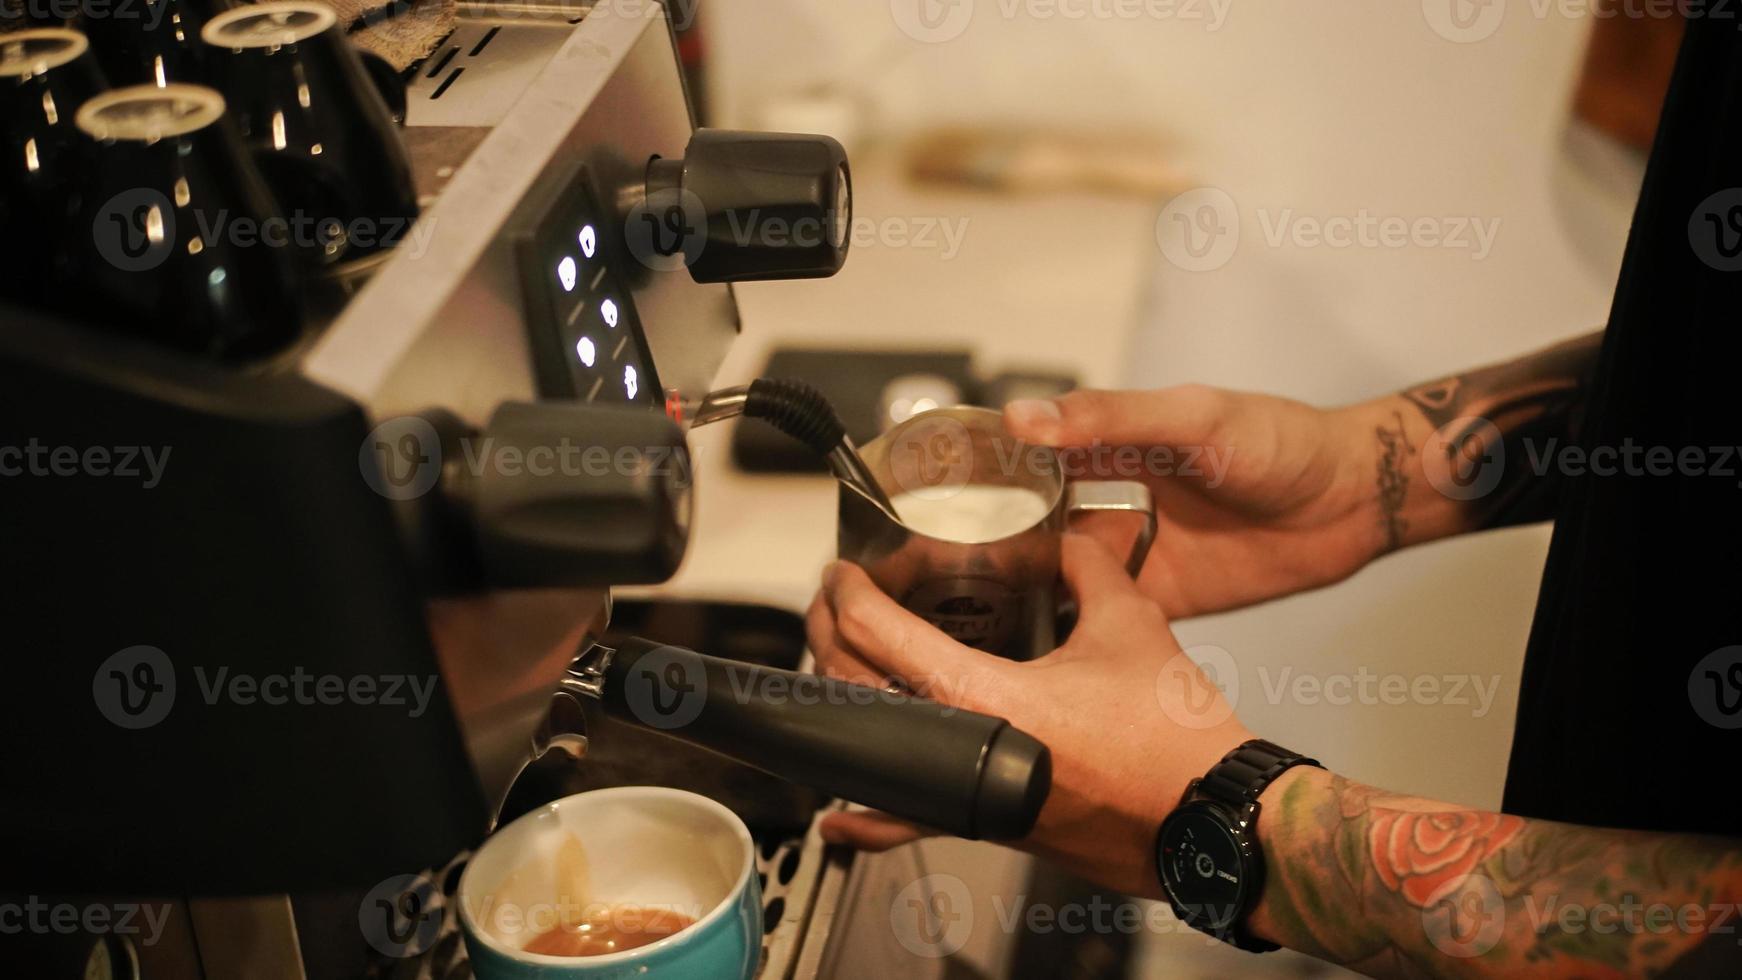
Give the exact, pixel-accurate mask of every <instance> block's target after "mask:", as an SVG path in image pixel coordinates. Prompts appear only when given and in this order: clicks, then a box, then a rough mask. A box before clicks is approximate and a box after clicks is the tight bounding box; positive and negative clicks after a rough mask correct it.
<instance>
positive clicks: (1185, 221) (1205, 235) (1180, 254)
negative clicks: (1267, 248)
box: [1155, 187, 1240, 272]
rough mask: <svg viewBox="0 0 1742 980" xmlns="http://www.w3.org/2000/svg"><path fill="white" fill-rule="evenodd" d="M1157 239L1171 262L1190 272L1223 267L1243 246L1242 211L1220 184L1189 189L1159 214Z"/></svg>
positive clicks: (1156, 229)
mask: <svg viewBox="0 0 1742 980" xmlns="http://www.w3.org/2000/svg"><path fill="white" fill-rule="evenodd" d="M1155 242H1156V244H1157V245H1159V246H1160V247H1161V254H1162V255H1164V256H1166V257H1167V260H1168V261H1169V262H1172V263H1173V264H1174V265H1176V266H1178V267H1180V268H1181V269H1184V270H1186V271H1187V272H1209V271H1211V270H1213V269H1220V268H1221V267H1222V266H1224V265H1227V264H1228V260H1229V259H1232V258H1233V257H1234V252H1235V250H1236V249H1238V248H1239V247H1240V211H1239V209H1238V208H1237V207H1236V206H1235V204H1234V198H1233V197H1232V196H1231V195H1230V194H1229V193H1228V192H1227V191H1225V190H1222V189H1221V188H1219V187H1198V188H1195V189H1193V190H1189V191H1185V192H1184V193H1181V194H1179V195H1176V196H1175V197H1174V198H1173V199H1172V200H1170V201H1168V202H1167V204H1166V205H1165V206H1163V207H1162V209H1161V214H1160V215H1158V216H1157V217H1156V219H1155Z"/></svg>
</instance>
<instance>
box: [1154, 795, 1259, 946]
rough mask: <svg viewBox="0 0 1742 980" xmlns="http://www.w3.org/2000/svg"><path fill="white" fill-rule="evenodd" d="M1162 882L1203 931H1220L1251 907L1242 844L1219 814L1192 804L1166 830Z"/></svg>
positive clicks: (1163, 830) (1163, 833)
mask: <svg viewBox="0 0 1742 980" xmlns="http://www.w3.org/2000/svg"><path fill="white" fill-rule="evenodd" d="M1158 846H1159V847H1160V848H1161V855H1160V862H1159V863H1160V865H1161V883H1162V886H1163V887H1164V888H1166V889H1167V893H1168V895H1169V896H1171V897H1172V898H1173V901H1174V903H1175V904H1176V905H1177V906H1178V907H1179V910H1180V911H1181V912H1182V914H1183V915H1184V916H1185V918H1186V921H1187V922H1188V923H1190V924H1191V925H1193V926H1196V927H1197V928H1199V929H1204V930H1207V931H1210V932H1217V931H1220V930H1221V929H1222V928H1224V927H1226V926H1227V925H1228V924H1229V923H1230V922H1232V921H1234V919H1235V918H1236V917H1238V916H1239V915H1240V913H1241V911H1242V910H1243V909H1244V908H1245V906H1246V893H1247V888H1246V880H1245V874H1246V871H1245V866H1244V862H1243V861H1242V860H1241V850H1242V849H1241V846H1240V842H1239V840H1238V839H1237V838H1235V836H1234V832H1233V830H1232V829H1231V828H1230V827H1229V824H1228V819H1227V818H1226V817H1224V816H1222V815H1221V814H1220V813H1219V812H1218V811H1217V810H1215V809H1213V808H1211V807H1209V806H1206V805H1203V804H1199V803H1188V804H1186V805H1185V806H1183V807H1181V808H1180V809H1179V810H1177V811H1175V812H1174V814H1173V815H1172V816H1171V817H1169V818H1168V819H1167V822H1166V823H1165V824H1163V826H1162V828H1161V839H1160V841H1159V843H1158Z"/></svg>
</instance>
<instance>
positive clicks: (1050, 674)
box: [806, 534, 1251, 896]
mask: <svg viewBox="0 0 1742 980" xmlns="http://www.w3.org/2000/svg"><path fill="white" fill-rule="evenodd" d="M1063 568H1064V577H1065V582H1066V584H1067V585H1069V586H1070V588H1071V590H1072V592H1073V593H1074V594H1075V595H1076V598H1077V602H1078V604H1079V607H1080V613H1079V619H1078V621H1077V626H1076V629H1075V630H1073V631H1072V633H1071V636H1070V639H1069V641H1068V642H1066V643H1065V644H1064V646H1061V647H1059V648H1058V649H1057V650H1054V651H1053V652H1052V653H1050V654H1048V655H1047V656H1045V657H1042V658H1041V659H1039V660H1035V661H1031V662H1029V663H1018V662H1015V661H1011V660H1004V659H1002V658H999V657H994V656H992V655H990V654H986V653H982V652H980V651H978V650H974V649H971V648H969V647H965V646H963V645H961V644H959V643H957V642H955V641H954V640H951V639H950V638H949V637H947V636H945V635H944V634H943V633H941V632H939V631H938V630H937V629H935V628H934V627H932V626H931V625H930V624H929V623H926V622H925V621H924V620H922V619H920V618H919V617H917V616H915V615H914V614H912V613H910V612H908V611H907V610H905V609H903V608H901V606H899V605H897V604H896V603H895V602H894V601H893V600H891V599H890V598H889V597H888V596H886V595H884V594H883V593H882V592H881V591H880V590H879V589H878V588H877V587H876V586H875V585H873V584H872V583H871V580H870V579H869V578H867V577H866V575H865V572H864V571H863V570H862V569H860V568H859V567H857V566H855V565H851V564H848V563H845V562H838V563H836V564H834V565H832V566H830V568H829V570H828V571H827V572H825V573H824V577H823V589H822V592H821V593H820V594H819V595H818V596H817V599H816V601H815V602H813V603H812V604H811V609H810V613H809V616H808V619H807V622H806V626H807V631H808V635H809V639H810V645H811V649H812V650H813V651H814V652H815V653H816V657H817V666H818V669H819V670H821V671H822V672H824V673H826V674H828V675H830V676H833V677H839V678H842V679H844V680H849V681H853V682H855V683H859V684H865V685H869V686H874V687H879V688H881V687H883V686H884V685H885V684H886V683H887V681H888V680H890V679H898V680H900V681H902V682H903V683H906V684H907V685H908V686H910V687H912V688H913V689H914V690H916V691H917V692H919V693H921V694H924V695H926V696H927V697H930V698H932V699H933V700H936V701H940V702H943V703H945V704H951V705H955V706H957V707H961V708H966V709H968V710H970V711H978V712H981V713H984V714H989V715H996V716H999V717H1002V718H1005V719H1008V720H1009V721H1010V723H1011V724H1013V725H1015V726H1016V727H1017V728H1020V729H1022V730H1023V731H1025V732H1027V733H1028V734H1030V735H1033V736H1034V737H1035V738H1038V739H1040V740H1041V742H1043V743H1045V744H1046V745H1047V747H1048V748H1050V749H1051V750H1052V763H1053V783H1052V795H1051V796H1050V797H1049V798H1048V799H1047V803H1046V807H1045V809H1044V810H1042V812H1041V815H1040V821H1039V823H1038V824H1037V825H1036V827H1035V829H1034V832H1033V833H1032V834H1031V835H1030V836H1029V838H1028V839H1027V840H1026V841H1024V842H1022V843H1021V844H1020V845H1019V846H1021V847H1023V848H1024V849H1025V850H1030V851H1033V852H1035V853H1036V854H1040V855H1042V856H1045V857H1048V858H1051V859H1053V860H1055V861H1058V862H1060V863H1062V864H1064V865H1066V866H1067V867H1070V868H1071V869H1073V870H1075V871H1076V872H1078V873H1079V874H1082V875H1083V876H1085V877H1088V878H1090V879H1092V880H1094V881H1098V882H1100V883H1101V884H1103V885H1105V886H1107V887H1109V888H1112V889H1115V890H1118V891H1120V892H1122V893H1126V894H1136V895H1151V896H1154V895H1159V894H1160V891H1159V889H1160V883H1159V882H1158V881H1157V880H1156V877H1155V871H1154V870H1153V868H1154V857H1153V855H1152V854H1151V853H1150V851H1151V848H1152V846H1153V844H1154V841H1155V833H1156V828H1157V827H1159V826H1160V824H1161V819H1162V817H1164V816H1166V815H1167V814H1168V812H1169V811H1171V810H1172V809H1173V807H1174V806H1175V805H1176V804H1177V803H1178V802H1179V799H1180V796H1181V795H1182V794H1183V793H1184V792H1185V788H1186V784H1187V783H1189V782H1190V781H1191V780H1192V779H1195V778H1197V777H1198V776H1201V775H1203V774H1204V772H1205V771H1207V770H1208V769H1209V768H1210V766H1212V765H1214V764H1215V763H1216V761H1217V760H1219V759H1220V758H1221V757H1222V756H1223V755H1225V754H1227V752H1228V751H1229V750H1230V749H1232V748H1234V747H1235V746H1237V745H1239V744H1240V743H1241V742H1243V741H1245V740H1246V739H1248V738H1249V737H1251V736H1250V734H1249V733H1248V732H1247V731H1246V729H1245V728H1244V727H1243V726H1242V725H1241V724H1240V721H1239V719H1237V718H1235V717H1234V713H1233V710H1232V708H1230V707H1229V705H1228V703H1227V702H1226V701H1225V700H1223V698H1222V694H1221V691H1219V690H1218V689H1217V688H1216V687H1215V685H1214V684H1213V683H1211V682H1210V681H1209V679H1207V678H1206V677H1205V676H1204V674H1203V672H1202V671H1200V670H1199V669H1198V667H1197V665H1196V664H1195V663H1193V662H1192V660H1191V658H1190V657H1188V656H1186V655H1185V654H1184V653H1182V652H1181V651H1180V648H1179V644H1178V643H1177V642H1175V640H1174V638H1173V633H1172V632H1171V631H1170V630H1169V628H1168V623H1167V617H1166V615H1164V614H1163V612H1162V610H1161V607H1160V606H1159V605H1157V604H1156V603H1155V602H1154V601H1153V600H1151V599H1149V598H1147V597H1146V596H1144V595H1143V594H1142V593H1141V592H1139V591H1138V590H1137V588H1136V587H1135V586H1134V585H1133V584H1132V581H1131V579H1130V577H1129V576H1127V575H1126V574H1125V570H1124V568H1122V567H1121V565H1120V563H1119V560H1118V559H1117V558H1115V557H1114V556H1113V554H1112V553H1111V552H1110V551H1108V550H1107V548H1106V546H1105V545H1103V544H1101V543H1099V542H1098V541H1096V540H1094V539H1093V538H1090V537H1088V536H1086V535H1079V534H1067V535H1065V539H1064V558H1063ZM823 833H824V835H825V837H827V838H828V839H830V840H833V841H837V842H842V843H850V844H853V845H854V846H857V847H860V848H862V849H866V850H885V849H887V848H890V847H893V846H895V845H897V844H903V843H906V842H908V841H910V840H913V839H915V838H918V837H920V836H923V835H924V833H925V832H924V831H922V830H920V829H919V828H917V827H914V826H912V825H911V824H906V823H903V822H902V821H899V820H896V819H894V818H892V817H889V816H886V815H884V814H876V813H844V814H832V815H830V816H829V817H828V818H827V819H826V821H825V823H824V824H823Z"/></svg>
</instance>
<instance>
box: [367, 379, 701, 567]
mask: <svg viewBox="0 0 1742 980" xmlns="http://www.w3.org/2000/svg"><path fill="white" fill-rule="evenodd" d="M398 424H403V425H405V426H407V427H408V428H407V430H406V431H407V432H413V433H415V432H416V431H418V428H417V427H421V428H422V430H424V431H426V432H428V433H429V435H428V436H427V437H422V438H424V439H425V440H426V441H427V442H429V443H432V444H434V445H439V450H437V451H435V452H433V453H430V454H429V456H430V458H431V459H434V460H438V461H439V464H440V478H439V487H437V488H433V489H436V490H437V492H434V493H421V494H417V495H412V496H408V497H407V499H404V500H401V501H399V502H398V504H397V507H396V514H395V516H396V517H397V519H398V521H399V523H400V526H401V529H402V534H403V536H404V538H405V540H406V541H407V544H408V546H409V547H408V550H409V552H410V554H411V556H412V559H413V564H414V566H415V567H416V568H417V570H418V574H419V577H420V579H421V580H422V581H423V584H424V585H425V586H426V587H427V588H429V589H430V590H431V591H432V592H435V593H438V594H454V593H465V592H471V591H475V590H477V589H481V588H485V589H503V588H539V587H547V586H552V587H554V586H587V587H598V586H609V585H640V584H650V583H654V582H663V581H665V580H666V579H668V578H670V577H671V576H672V574H673V573H675V572H676V571H677V567H678V564H679V563H680V562H682V561H683V556H684V551H685V549H686V547H687V546H688V543H689V523H690V479H691V472H692V471H691V468H690V458H689V452H688V449H687V447H686V445H685V442H684V436H683V432H682V430H680V429H679V428H678V426H677V425H676V423H674V422H672V420H671V419H670V418H668V417H666V416H665V415H664V414H663V413H661V412H654V411H649V410H647V409H645V408H634V407H623V406H602V405H587V404H581V403H577V402H541V403H533V404H524V403H509V404H505V405H502V406H500V407H499V408H497V409H496V412H495V414H494V415H492V416H491V417H490V421H489V424H488V425H486V426H485V427H484V429H483V431H481V432H480V431H477V430H475V429H472V428H471V427H469V426H466V425H464V424H463V423H461V422H460V421H459V420H458V419H456V418H454V417H453V416H452V415H449V414H448V413H446V412H427V413H424V414H423V415H422V416H406V417H405V419H404V420H402V422H401V423H398ZM384 428H385V427H384ZM378 431H380V430H378ZM384 438H387V439H388V441H390V442H391V441H393V440H394V439H395V438H404V435H403V434H393V433H390V434H389V435H388V436H386V437H384Z"/></svg>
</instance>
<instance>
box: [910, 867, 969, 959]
mask: <svg viewBox="0 0 1742 980" xmlns="http://www.w3.org/2000/svg"><path fill="white" fill-rule="evenodd" d="M889 926H890V928H891V929H893V930H894V931H895V941H896V942H898V943H900V944H901V948H902V949H905V950H907V951H908V952H909V953H912V954H913V955H915V956H923V957H925V958H926V959H942V958H943V957H945V956H950V955H953V954H955V953H956V952H958V951H959V950H961V948H962V947H963V946H966V945H967V944H968V940H969V939H970V938H971V937H972V936H973V934H974V895H973V893H972V892H971V891H969V890H968V884H967V882H965V881H963V880H962V879H960V878H958V877H956V876H955V875H947V874H930V875H926V876H925V877H923V878H919V879H917V880H915V881H911V882H908V884H907V886H906V887H905V888H903V889H901V891H899V892H896V893H895V898H894V899H893V900H891V901H890V903H889Z"/></svg>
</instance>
